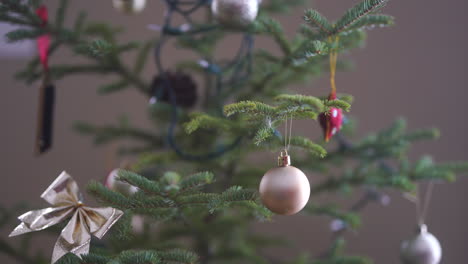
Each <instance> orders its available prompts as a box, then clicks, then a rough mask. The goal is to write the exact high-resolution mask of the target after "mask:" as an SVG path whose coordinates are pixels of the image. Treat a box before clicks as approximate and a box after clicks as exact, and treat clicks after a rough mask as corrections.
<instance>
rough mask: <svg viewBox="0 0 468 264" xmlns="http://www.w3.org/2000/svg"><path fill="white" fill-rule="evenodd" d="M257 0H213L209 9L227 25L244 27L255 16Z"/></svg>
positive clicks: (220, 21)
mask: <svg viewBox="0 0 468 264" xmlns="http://www.w3.org/2000/svg"><path fill="white" fill-rule="evenodd" d="M259 2H261V1H259V0H213V1H212V2H211V11H212V13H213V16H214V17H215V19H216V20H217V21H218V22H219V23H221V24H223V25H225V26H229V27H245V26H247V25H248V24H250V23H252V22H253V21H254V20H255V18H256V17H257V13H258V6H259Z"/></svg>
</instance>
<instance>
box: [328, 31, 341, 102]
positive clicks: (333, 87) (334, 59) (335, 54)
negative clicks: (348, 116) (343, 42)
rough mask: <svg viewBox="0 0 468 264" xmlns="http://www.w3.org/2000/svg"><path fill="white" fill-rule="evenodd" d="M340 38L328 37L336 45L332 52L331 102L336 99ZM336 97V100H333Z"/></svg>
mask: <svg viewBox="0 0 468 264" xmlns="http://www.w3.org/2000/svg"><path fill="white" fill-rule="evenodd" d="M339 38H340V37H339V36H335V37H334V38H332V37H328V40H329V42H330V44H331V43H333V44H334V46H335V47H332V51H331V52H330V86H331V92H330V98H328V99H329V100H332V99H336V82H335V75H336V62H337V60H338V52H337V49H338V40H339ZM331 97H334V98H331Z"/></svg>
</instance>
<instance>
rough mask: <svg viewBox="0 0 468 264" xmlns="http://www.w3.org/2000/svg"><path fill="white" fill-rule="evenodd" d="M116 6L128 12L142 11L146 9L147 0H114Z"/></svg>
mask: <svg viewBox="0 0 468 264" xmlns="http://www.w3.org/2000/svg"><path fill="white" fill-rule="evenodd" d="M112 3H113V4H114V8H115V9H117V10H119V11H121V12H124V13H126V14H136V13H140V12H141V11H143V9H145V6H146V0H112Z"/></svg>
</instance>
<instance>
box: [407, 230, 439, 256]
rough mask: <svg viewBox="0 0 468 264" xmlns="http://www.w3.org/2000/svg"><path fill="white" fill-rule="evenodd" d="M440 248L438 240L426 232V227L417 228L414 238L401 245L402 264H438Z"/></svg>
mask: <svg viewBox="0 0 468 264" xmlns="http://www.w3.org/2000/svg"><path fill="white" fill-rule="evenodd" d="M441 258H442V248H441V247H440V243H439V240H437V238H436V237H435V236H434V235H432V234H431V233H429V232H428V231H427V227H426V225H421V226H420V227H419V230H418V233H417V234H416V236H415V237H414V238H412V239H410V240H407V241H404V242H403V243H402V244H401V261H402V262H403V264H439V263H440V260H441Z"/></svg>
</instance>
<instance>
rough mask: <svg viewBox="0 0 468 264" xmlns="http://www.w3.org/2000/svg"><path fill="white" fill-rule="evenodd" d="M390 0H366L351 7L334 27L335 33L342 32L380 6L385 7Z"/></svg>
mask: <svg viewBox="0 0 468 264" xmlns="http://www.w3.org/2000/svg"><path fill="white" fill-rule="evenodd" d="M387 2H388V0H364V1H362V2H361V3H359V4H357V5H355V6H354V7H353V8H351V9H349V10H348V11H347V12H346V13H345V14H344V15H343V17H341V18H340V19H339V20H338V21H337V22H336V24H335V27H334V28H333V32H332V33H333V34H337V33H340V32H342V31H344V30H346V29H347V28H348V27H350V26H352V25H353V24H354V23H357V22H360V20H361V19H362V18H363V17H365V16H366V15H368V14H370V13H372V12H375V11H376V10H378V9H379V8H381V7H383V6H384V5H385V4H386V3H387Z"/></svg>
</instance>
